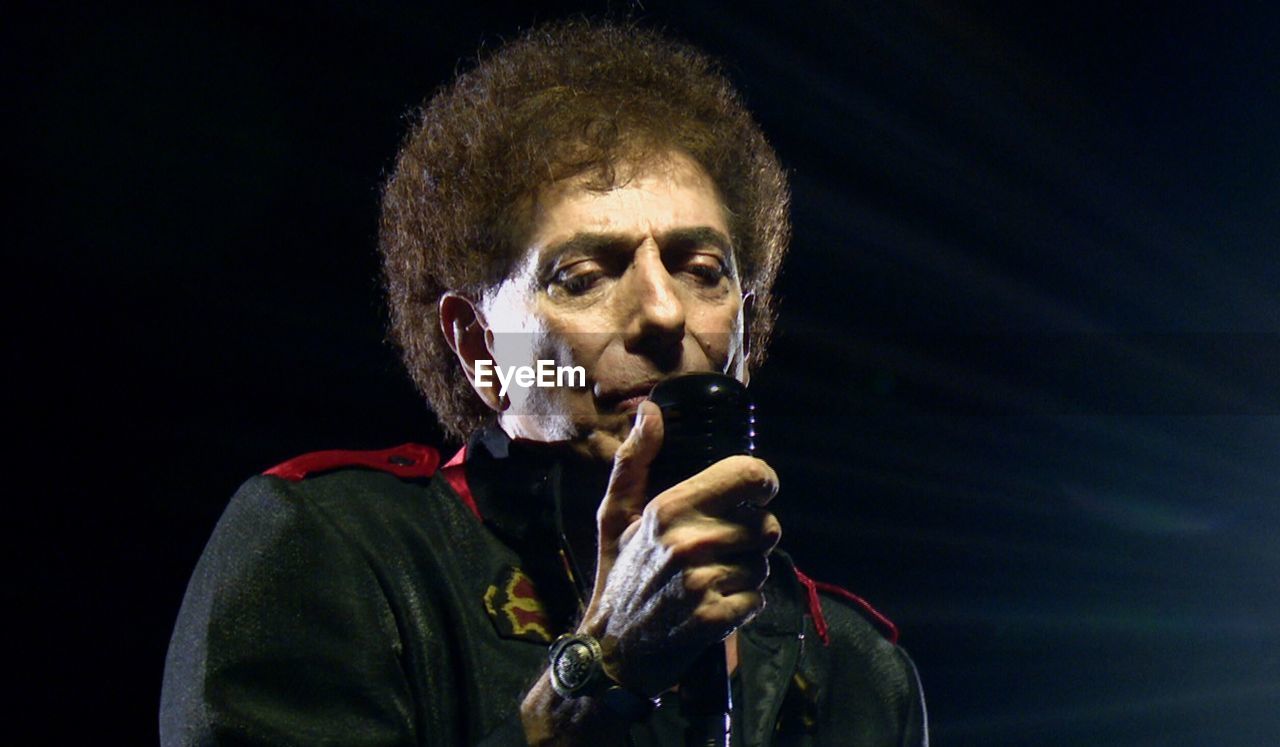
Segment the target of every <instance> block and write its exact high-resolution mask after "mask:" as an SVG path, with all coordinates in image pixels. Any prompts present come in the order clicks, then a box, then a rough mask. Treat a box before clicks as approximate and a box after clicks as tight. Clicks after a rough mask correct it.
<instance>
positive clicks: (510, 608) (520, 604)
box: [484, 568, 552, 643]
mask: <svg viewBox="0 0 1280 747" xmlns="http://www.w3.org/2000/svg"><path fill="white" fill-rule="evenodd" d="M484 609H485V611H486V612H488V613H489V619H490V620H492V621H493V625H494V627H495V628H496V629H497V630H498V635H500V636H502V637H503V638H518V639H520V640H525V641H533V642H535V643H550V642H551V638H552V636H551V623H550V621H549V620H548V618H547V611H546V608H544V607H543V606H542V601H541V600H540V599H538V593H537V589H535V588H534V586H533V580H532V579H530V578H529V577H528V576H527V575H526V574H525V572H524V571H522V570H520V569H519V568H506V569H505V570H503V571H502V572H501V573H499V574H498V578H497V579H495V580H494V583H492V584H490V585H489V588H488V589H486V590H485V593H484Z"/></svg>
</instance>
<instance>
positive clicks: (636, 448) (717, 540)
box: [579, 402, 782, 695]
mask: <svg viewBox="0 0 1280 747" xmlns="http://www.w3.org/2000/svg"><path fill="white" fill-rule="evenodd" d="M662 437H663V424H662V413H661V410H659V408H658V407H657V405H654V404H653V403H652V402H643V403H641V405H640V409H639V411H638V413H637V416H636V423H635V426H634V427H633V428H632V430H631V434H630V435H629V436H628V437H627V439H626V441H624V442H623V444H622V446H621V447H620V448H619V449H618V453H617V456H616V457H615V459H614V466H613V473H612V474H611V476H610V479H609V487H608V489H607V491H606V492H605V496H604V500H603V501H602V502H601V504H600V508H599V511H598V512H597V522H598V525H599V535H598V537H599V557H598V561H597V564H596V578H595V586H594V589H593V592H592V596H591V601H590V602H589V604H588V605H587V610H586V614H585V615H584V616H583V622H582V625H581V626H580V628H579V630H580V631H582V632H586V633H589V634H591V635H593V636H595V637H596V638H597V639H598V640H600V642H601V645H602V647H603V649H604V654H605V668H606V670H607V671H608V672H609V673H610V674H611V675H612V676H613V677H614V678H615V679H617V680H618V681H619V682H621V683H622V684H624V685H625V686H627V687H629V688H630V689H632V690H634V691H637V692H641V693H644V694H646V695H654V694H657V693H659V692H662V691H663V690H666V689H667V688H669V687H671V686H672V685H673V684H675V682H676V681H677V680H678V679H679V678H680V676H681V675H682V674H683V673H684V671H685V669H686V668H688V666H689V665H690V664H691V663H692V662H693V660H694V659H696V658H697V656H698V654H700V653H701V652H702V651H703V650H704V649H705V648H706V647H707V646H709V645H712V644H714V643H716V642H718V641H720V640H723V639H724V638H725V637H726V636H727V635H729V633H731V632H732V631H733V630H734V629H736V628H737V627H739V626H741V625H742V624H744V623H745V622H747V621H748V620H750V619H751V618H752V617H753V616H754V615H755V614H756V613H757V612H759V611H760V609H761V608H762V607H763V606H764V597H763V596H762V595H761V593H760V589H761V588H762V587H763V585H764V582H765V579H766V578H767V577H768V575H769V562H768V555H769V553H770V551H772V549H773V547H774V546H775V545H776V544H777V543H778V539H779V537H781V535H782V528H781V525H780V524H779V523H778V520H777V518H775V517H774V516H773V514H771V513H769V512H768V511H765V510H764V506H765V505H767V504H768V503H769V501H770V500H772V499H773V496H774V495H775V494H777V492H778V477H777V474H776V473H774V471H773V469H772V468H770V467H769V465H768V464H766V463H765V462H763V461H761V460H759V459H755V458H752V457H748V456H734V457H729V458H727V459H723V460H721V461H719V462H716V463H715V464H713V465H711V466H710V467H708V468H707V469H705V470H703V471H702V472H699V473H698V474H696V475H694V476H693V477H690V478H689V479H687V480H685V481H683V482H681V483H678V484H676V485H675V486H672V487H671V488H669V489H667V490H665V491H663V492H662V493H660V494H658V495H657V496H656V497H654V498H653V499H652V500H649V499H648V498H647V497H646V488H647V483H648V477H649V465H650V464H651V463H652V462H653V459H654V457H655V456H657V454H658V450H659V448H660V447H661V445H662Z"/></svg>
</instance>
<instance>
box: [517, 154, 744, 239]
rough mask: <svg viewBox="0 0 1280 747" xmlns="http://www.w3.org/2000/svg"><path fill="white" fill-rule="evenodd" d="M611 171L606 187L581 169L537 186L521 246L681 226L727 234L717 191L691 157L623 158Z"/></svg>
mask: <svg viewBox="0 0 1280 747" xmlns="http://www.w3.org/2000/svg"><path fill="white" fill-rule="evenodd" d="M617 173H618V177H619V178H618V179H617V184H616V185H614V186H612V187H609V188H607V189H599V188H598V185H593V184H592V179H591V178H590V177H589V176H586V175H584V176H579V177H574V178H571V179H566V180H564V181H561V182H557V183H555V184H553V185H550V186H549V187H546V188H544V189H543V190H542V191H541V192H539V194H538V195H537V198H536V200H535V204H534V210H533V215H532V218H533V220H532V225H531V230H530V233H529V237H528V241H527V242H526V246H527V248H528V249H530V250H533V252H534V253H535V254H536V253H537V252H538V251H541V250H543V249H545V248H546V247H549V246H552V245H555V244H556V243H558V242H562V241H564V240H566V239H569V238H571V237H573V236H574V235H577V234H582V233H601V234H622V235H629V236H634V237H635V238H636V239H637V240H643V238H644V237H646V236H654V237H657V236H659V235H662V234H665V233H668V232H670V231H672V230H674V229H687V228H711V229H714V230H717V231H719V232H721V233H722V234H724V235H726V236H727V235H728V234H729V227H728V216H727V214H726V211H725V207H724V201H723V199H722V198H721V196H720V192H719V190H717V189H716V186H715V183H714V182H713V181H712V179H711V177H710V176H709V175H708V174H707V173H706V171H705V170H704V169H703V168H702V167H701V166H699V165H698V164H697V162H695V161H694V160H693V159H692V158H689V157H688V156H685V155H683V154H681V153H675V152H672V153H668V154H665V155H663V156H661V157H656V158H650V159H646V160H645V161H642V162H640V163H638V164H636V163H627V162H624V163H622V164H619V166H618V168H617Z"/></svg>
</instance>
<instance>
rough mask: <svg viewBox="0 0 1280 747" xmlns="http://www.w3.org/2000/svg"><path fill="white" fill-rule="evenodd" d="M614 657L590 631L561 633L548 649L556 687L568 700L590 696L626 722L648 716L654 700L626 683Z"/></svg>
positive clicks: (550, 676) (549, 671) (552, 685)
mask: <svg viewBox="0 0 1280 747" xmlns="http://www.w3.org/2000/svg"><path fill="white" fill-rule="evenodd" d="M610 658H611V657H607V656H606V654H605V651H604V648H603V646H602V645H601V642H600V641H599V640H598V639H597V638H596V637H595V636H593V635H591V634H590V633H587V632H583V631H579V632H577V633H571V634H566V635H562V636H560V637H559V638H557V639H556V641H555V643H553V644H551V647H550V649H548V652H547V673H548V677H549V679H550V680H551V687H552V689H554V690H555V692H556V694H558V695H559V696H560V697H561V698H564V699H566V700H573V699H585V698H590V699H592V700H594V701H595V702H597V703H599V704H601V705H603V706H604V708H605V710H606V711H608V712H609V713H610V714H611V715H613V716H615V717H617V718H619V719H621V720H623V721H639V720H641V719H644V718H646V717H648V715H649V714H650V713H652V712H653V708H654V702H653V700H652V699H651V698H647V697H645V696H644V695H642V694H641V693H638V692H636V691H634V690H632V689H630V688H628V687H626V686H625V685H623V684H622V683H621V682H620V681H619V680H618V677H617V675H616V673H615V670H614V668H613V667H612V666H611V664H612V662H611V661H610V660H609V659H610Z"/></svg>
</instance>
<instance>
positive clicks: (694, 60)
mask: <svg viewBox="0 0 1280 747" xmlns="http://www.w3.org/2000/svg"><path fill="white" fill-rule="evenodd" d="M670 150H677V151H681V152H683V153H685V154H687V155H688V156H690V157H692V158H693V159H694V160H695V161H696V162H697V163H698V164H700V165H701V166H702V167H703V168H704V169H705V170H706V171H707V173H708V174H709V175H710V176H711V178H712V180H713V181H714V182H715V184H716V186H717V187H718V189H719V190H720V194H721V195H722V197H723V199H724V201H725V207H726V209H727V212H728V214H729V224H730V230H731V232H732V234H733V235H732V236H731V239H732V241H733V244H734V247H735V251H736V254H737V256H736V259H737V262H738V265H739V268H740V272H741V277H742V287H743V291H744V292H750V293H752V294H753V296H754V313H753V315H752V318H751V322H750V329H749V330H748V335H749V343H750V348H749V349H750V351H751V352H750V356H749V360H748V361H747V365H748V366H749V367H752V368H754V367H755V366H758V365H759V364H760V362H761V361H762V360H763V356H764V352H765V347H766V344H767V342H768V339H769V334H770V331H771V329H772V327H773V322H774V305H773V301H772V298H771V296H770V288H771V287H772V285H773V281H774V278H775V277H776V276H777V273H778V267H779V265H780V264H781V262H782V258H783V255H784V254H785V253H786V250H787V243H788V241H789V238H790V223H789V217H788V189H787V180H786V175H785V174H784V173H783V171H782V168H781V166H780V165H779V163H778V158H777V155H776V154H775V153H774V152H773V149H772V148H771V147H770V146H769V144H768V143H767V142H766V141H765V138H764V134H763V133H762V132H761V131H760V128H759V126H758V125H757V124H756V123H755V121H754V120H753V119H752V117H751V114H750V113H749V112H748V111H747V109H746V107H745V106H744V105H743V102H742V100H741V98H740V97H739V95H738V94H737V92H736V91H735V90H734V89H733V87H732V86H731V85H730V83H729V81H728V80H727V78H726V77H725V75H724V74H723V73H722V72H721V70H720V68H719V67H718V65H717V64H716V63H715V62H713V61H712V60H711V59H710V58H709V57H707V56H706V55H705V54H703V53H702V52H700V51H698V50H696V49H693V48H692V47H689V46H687V45H685V44H683V43H680V42H677V41H674V40H672V39H670V38H667V37H665V36H663V35H661V34H659V33H657V32H655V31H652V30H649V29H646V28H643V27H640V26H637V25H636V24H635V23H633V22H627V23H600V22H591V21H584V20H574V21H566V22H559V23H554V24H550V25H545V26H541V27H538V28H534V29H532V30H530V31H528V32H527V33H525V34H524V35H523V36H521V37H520V38H518V39H516V40H514V41H511V42H509V43H506V44H504V45H503V46H501V47H499V48H497V49H496V50H493V51H491V52H489V53H487V54H485V55H483V56H482V57H481V59H480V60H479V61H478V62H477V64H476V65H475V67H473V68H472V69H471V70H469V71H466V72H463V73H462V74H460V75H458V76H457V78H456V79H455V80H454V81H453V82H452V83H451V84H449V85H447V86H445V87H444V88H442V89H441V90H439V91H438V92H437V93H436V94H435V95H434V96H432V97H431V99H430V100H429V101H428V102H427V103H426V104H425V106H424V107H423V108H422V110H421V115H420V118H419V121H418V123H417V125H416V126H415V127H414V128H413V129H412V131H411V132H410V133H409V134H408V136H407V137H406V138H405V140H404V143H403V145H402V146H401V148H400V152H399V155H398V157H397V159H396V164H395V169H394V171H393V173H392V174H391V177H390V178H389V179H388V181H387V183H386V187H385V190H384V192H383V199H382V220H381V226H380V234H379V248H380V250H381V253H382V268H383V280H384V283H385V288H386V293H387V300H388V304H389V306H390V312H391V329H390V332H391V338H392V340H393V341H394V342H395V343H396V344H397V345H398V346H399V347H400V349H401V351H402V353H403V358H404V362H405V365H406V367H407V368H408V370H409V374H410V375H411V376H412V378H413V381H414V383H415V384H416V385H417V387H418V389H419V391H421V392H422V394H423V395H424V396H425V397H426V398H427V401H428V402H429V403H430V405H431V407H432V408H433V409H434V410H435V412H436V414H437V416H438V417H439V419H440V422H441V425H443V426H444V427H445V428H446V429H447V430H448V431H449V432H451V433H452V434H453V435H455V436H457V437H459V438H465V437H466V434H467V433H468V432H470V431H471V430H472V429H474V428H475V427H477V426H478V425H480V424H481V423H482V422H483V421H484V420H485V419H487V418H488V417H491V416H492V413H491V411H490V410H489V409H488V408H487V407H486V406H485V405H484V403H483V402H482V401H481V400H480V398H479V396H477V395H476V394H475V392H474V391H472V389H471V387H470V385H469V383H468V381H467V378H466V376H465V375H464V373H463V371H462V368H461V365H460V364H459V362H458V360H457V358H456V357H455V356H454V355H453V353H452V351H451V350H450V348H449V346H448V344H447V343H446V341H445V338H444V335H443V334H442V333H441V331H440V323H439V306H438V305H439V302H440V297H441V295H442V294H443V293H444V292H445V291H447V290H452V291H456V292H460V293H466V294H474V297H479V295H481V294H483V293H484V292H485V291H487V290H489V289H491V288H493V287H495V286H497V285H498V284H499V283H501V281H502V280H503V278H505V277H506V275H507V274H508V272H510V271H511V269H512V267H513V266H514V263H515V262H516V261H517V260H518V259H519V258H520V255H521V252H522V251H523V247H522V246H520V245H519V241H520V239H521V236H520V229H521V217H520V212H521V211H520V210H518V206H519V205H520V204H521V202H522V201H523V200H526V199H527V198H529V197H531V196H533V195H534V194H535V192H536V191H537V190H538V189H539V188H540V187H544V186H546V185H548V184H550V183H552V182H555V181H558V180H561V179H565V178H568V177H571V176H576V175H588V176H589V177H590V180H591V184H592V186H593V188H594V187H597V186H598V187H599V188H601V189H607V188H609V187H610V186H612V185H613V184H614V183H615V182H616V180H617V179H618V178H619V176H618V169H617V167H618V166H619V164H621V163H622V162H623V161H627V162H630V163H635V162H637V161H642V160H643V159H645V158H646V157H652V156H654V155H656V154H660V153H665V152H668V151H670Z"/></svg>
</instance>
